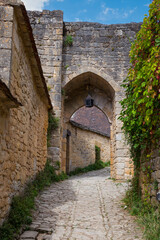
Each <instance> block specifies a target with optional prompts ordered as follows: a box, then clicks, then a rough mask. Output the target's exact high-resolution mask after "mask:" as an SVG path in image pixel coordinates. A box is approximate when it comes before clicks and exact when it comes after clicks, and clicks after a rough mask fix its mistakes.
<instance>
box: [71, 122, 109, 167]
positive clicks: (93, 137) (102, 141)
mask: <svg viewBox="0 0 160 240" xmlns="http://www.w3.org/2000/svg"><path fill="white" fill-rule="evenodd" d="M67 129H69V130H70V132H71V136H70V137H69V138H70V140H69V145H70V146H69V148H70V151H69V152H70V156H69V171H73V170H74V169H75V168H77V167H82V168H83V167H86V166H88V165H89V164H93V163H95V145H97V146H98V147H100V149H101V160H102V161H103V162H108V161H110V138H109V137H106V136H103V135H101V134H97V133H95V132H91V131H87V130H85V129H83V128H77V127H75V126H73V125H71V124H68V125H67Z"/></svg>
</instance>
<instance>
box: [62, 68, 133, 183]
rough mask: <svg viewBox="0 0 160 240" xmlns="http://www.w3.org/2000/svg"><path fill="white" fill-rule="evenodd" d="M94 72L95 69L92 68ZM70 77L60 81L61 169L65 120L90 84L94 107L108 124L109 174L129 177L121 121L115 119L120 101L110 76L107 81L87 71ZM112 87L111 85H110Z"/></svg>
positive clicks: (131, 168) (78, 105)
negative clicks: (109, 125) (61, 82)
mask: <svg viewBox="0 0 160 240" xmlns="http://www.w3.org/2000/svg"><path fill="white" fill-rule="evenodd" d="M96 72H97V71H96ZM73 76H74V77H73V79H71V80H69V79H70V78H68V80H67V79H66V81H65V82H66V84H65V85H64V84H63V86H64V87H63V89H64V92H65V96H64V97H63V104H62V105H63V108H62V109H63V112H62V116H63V120H62V121H63V124H62V125H63V126H62V129H63V136H62V142H63V144H62V146H63V147H62V168H63V170H65V166H66V164H65V161H66V159H65V156H66V154H65V152H66V135H65V133H66V131H67V129H68V128H69V119H70V117H71V116H72V114H73V113H74V112H75V111H76V110H77V109H79V108H80V107H82V106H83V105H84V100H85V98H86V96H87V94H88V92H87V86H88V85H90V88H91V89H90V90H91V92H92V97H93V98H94V101H95V106H97V107H98V108H99V109H101V110H102V111H103V112H104V113H105V114H106V115H107V116H108V118H109V120H110V122H111V123H112V125H111V141H110V160H111V176H112V177H114V178H116V179H127V178H131V176H132V172H133V166H132V164H131V163H130V158H129V155H128V146H127V145H126V143H125V140H124V136H123V133H122V130H121V126H122V124H121V122H120V120H119V119H118V117H119V113H120V110H121V107H120V103H119V100H121V95H120V94H121V92H120V87H119V86H118V84H117V83H115V82H114V81H113V80H111V79H110V81H107V79H106V78H104V74H102V76H103V77H102V76H100V75H97V74H96V73H95V70H94V72H91V71H87V72H84V73H81V74H79V75H76V76H75V74H73ZM114 86H115V87H114Z"/></svg>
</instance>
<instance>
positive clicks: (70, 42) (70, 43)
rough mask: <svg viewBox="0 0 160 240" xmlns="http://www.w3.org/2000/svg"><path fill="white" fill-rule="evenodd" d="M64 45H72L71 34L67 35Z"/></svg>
mask: <svg viewBox="0 0 160 240" xmlns="http://www.w3.org/2000/svg"><path fill="white" fill-rule="evenodd" d="M64 45H65V46H72V45H73V38H72V36H71V35H67V36H66V38H65V41H64Z"/></svg>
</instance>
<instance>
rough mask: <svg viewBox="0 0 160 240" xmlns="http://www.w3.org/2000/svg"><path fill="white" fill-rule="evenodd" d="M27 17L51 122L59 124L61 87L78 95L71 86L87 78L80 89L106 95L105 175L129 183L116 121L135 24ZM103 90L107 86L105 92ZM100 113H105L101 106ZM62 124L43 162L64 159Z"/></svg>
mask: <svg viewBox="0 0 160 240" xmlns="http://www.w3.org/2000/svg"><path fill="white" fill-rule="evenodd" d="M29 17H30V21H31V24H32V27H33V31H34V37H35V39H36V44H37V47H38V51H39V54H40V58H41V61H42V67H43V71H44V74H45V78H46V82H47V83H48V86H49V88H50V95H51V98H52V103H53V105H54V106H55V108H54V109H55V113H56V115H57V116H59V117H60V118H61V116H63V113H64V112H65V106H62V105H63V101H62V98H61V86H62V87H63V88H64V89H65V90H66V88H67V87H66V86H67V85H68V84H69V83H70V82H71V84H70V85H69V86H70V87H71V88H72V85H73V86H74V87H73V88H74V89H75V88H77V91H78V88H80V87H82V85H81V86H80V85H79V86H78V84H77V83H78V81H79V78H78V76H80V75H85V74H88V73H89V74H90V76H88V77H89V79H90V80H87V79H86V81H85V80H84V81H82V82H83V86H84V85H85V84H86V83H87V81H88V82H89V81H90V84H91V85H93V86H94V87H97V88H99V89H103V90H106V94H108V93H109V92H112V93H111V94H110V95H111V96H110V102H111V104H112V112H110V115H111V116H112V134H111V135H112V140H111V145H112V147H111V149H112V153H111V158H112V161H111V162H112V165H111V170H112V171H111V174H112V176H113V177H115V178H118V179H124V178H131V174H130V173H131V172H132V171H131V169H132V164H131V163H130V158H129V154H128V147H127V145H126V143H125V141H124V137H123V134H122V130H121V126H122V124H121V123H120V121H119V120H118V117H119V113H120V110H121V106H120V103H119V101H120V100H122V99H123V97H124V92H123V90H122V89H121V87H120V84H121V83H122V80H123V79H124V78H125V77H126V74H127V69H128V67H129V50H130V41H133V40H134V37H135V34H136V33H137V32H138V31H139V29H140V26H141V24H140V23H138V24H137V23H130V24H119V25H103V24H98V23H63V16H62V12H61V11H52V12H50V11H43V12H42V13H41V12H29ZM67 35H71V36H72V37H73V44H72V46H67V44H65V40H66V37H67ZM63 36H64V37H63ZM63 40H64V43H63ZM92 75H94V80H93V78H92ZM96 76H97V77H96ZM82 78H84V77H83V76H82ZM84 79H85V78H84ZM75 82H76V84H77V86H75V85H76V84H75ZM105 85H108V89H110V90H109V91H108V90H107V87H105ZM69 92H71V91H69ZM69 92H68V93H67V94H68V96H69ZM68 96H65V97H68ZM99 105H101V103H99ZM99 105H98V102H97V105H96V106H98V107H100V108H101V106H99ZM103 105H104V104H103ZM81 106H82V105H81ZM103 107H105V108H107V107H108V106H107V102H106V106H103ZM109 108H110V106H109ZM101 109H102V108H101ZM75 110H76V109H75ZM108 117H109V118H110V116H109V115H108ZM62 121H63V117H62V118H61V119H60V123H61V128H62V129H61V130H60V128H59V129H58V131H57V132H56V133H54V135H53V137H52V141H51V147H50V148H49V157H50V158H51V159H52V160H53V161H57V160H62V159H63V156H62V155H64V153H62V144H61V142H62V141H64V139H63V140H62V138H63V135H64V131H65V130H66V129H65V124H63V123H62ZM59 136H61V137H59ZM63 145H64V144H63ZM62 165H64V164H63V163H62Z"/></svg>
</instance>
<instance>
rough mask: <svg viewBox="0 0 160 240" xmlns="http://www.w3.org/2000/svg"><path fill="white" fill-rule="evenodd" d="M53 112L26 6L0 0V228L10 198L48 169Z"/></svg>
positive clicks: (7, 209)
mask: <svg viewBox="0 0 160 240" xmlns="http://www.w3.org/2000/svg"><path fill="white" fill-rule="evenodd" d="M51 108H52V105H51V101H50V98H49V94H48V91H47V86H46V83H45V79H44V77H43V73H42V68H41V64H40V59H39V56H38V53H37V49H36V46H35V43H34V39H33V35H32V30H31V27H30V23H29V18H28V16H27V12H26V10H25V7H24V5H23V4H22V3H18V2H17V1H6V0H5V1H4V0H3V1H0V224H1V223H2V221H3V220H4V218H5V217H6V215H7V213H8V211H9V207H10V203H11V200H12V197H13V196H14V195H15V194H19V193H20V192H21V191H22V190H23V188H24V186H25V184H26V183H27V182H28V181H30V180H31V179H33V178H34V176H35V175H36V173H37V172H39V171H40V170H42V169H43V168H44V165H45V163H46V158H47V144H46V135H47V127H48V110H49V109H51Z"/></svg>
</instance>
